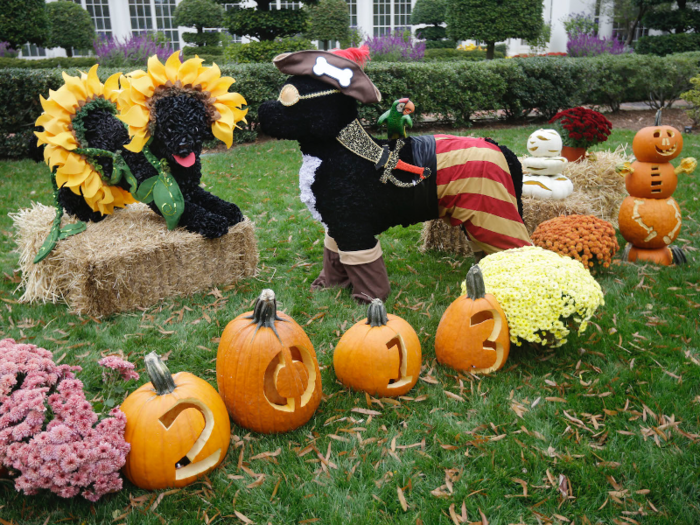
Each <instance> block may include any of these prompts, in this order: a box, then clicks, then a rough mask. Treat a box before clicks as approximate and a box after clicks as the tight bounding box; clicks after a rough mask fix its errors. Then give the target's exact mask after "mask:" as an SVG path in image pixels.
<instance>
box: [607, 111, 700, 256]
mask: <svg viewBox="0 0 700 525" xmlns="http://www.w3.org/2000/svg"><path fill="white" fill-rule="evenodd" d="M682 149H683V136H682V135H681V133H680V132H679V131H678V130H677V129H675V128H673V127H671V126H662V125H661V110H659V111H658V112H657V114H656V123H655V125H654V126H649V127H646V128H642V129H641V130H640V131H639V132H637V134H636V135H635V137H634V140H633V142H632V151H633V152H634V155H635V157H636V158H637V160H636V161H635V162H633V163H631V164H630V163H629V162H626V163H624V164H622V165H620V166H618V167H617V171H618V173H619V174H620V175H623V176H624V177H625V186H626V187H627V191H628V192H629V194H630V196H629V197H627V198H626V199H625V200H624V201H623V202H622V205H621V206H620V213H619V216H618V222H619V225H620V233H621V234H622V236H623V237H624V238H625V240H627V242H628V243H630V245H631V247H630V248H628V249H626V250H625V251H624V254H623V260H625V261H628V262H636V261H647V262H652V263H655V264H661V265H665V266H668V265H670V264H673V263H676V264H682V263H684V262H685V261H686V258H685V254H684V253H683V250H681V249H680V248H679V247H678V246H671V243H672V242H673V241H675V240H676V238H677V237H678V234H679V233H680V230H681V210H680V208H679V206H678V203H677V202H676V201H675V200H674V199H673V198H672V197H671V195H673V192H674V191H675V190H676V186H677V184H678V174H680V173H681V172H685V173H686V174H691V173H692V172H693V171H694V170H695V167H696V165H697V162H696V160H695V159H693V158H686V159H683V160H682V161H681V163H680V165H679V166H678V167H677V168H674V167H673V165H672V164H671V163H670V162H669V160H671V159H674V158H676V157H677V156H678V155H680V154H681V151H682ZM669 254H671V255H672V257H669Z"/></svg>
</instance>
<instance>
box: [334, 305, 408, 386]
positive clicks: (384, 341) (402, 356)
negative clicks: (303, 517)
mask: <svg viewBox="0 0 700 525" xmlns="http://www.w3.org/2000/svg"><path fill="white" fill-rule="evenodd" d="M333 368H334V369H335V375H336V376H337V377H338V379H339V380H340V382H341V383H343V384H344V385H346V386H349V387H350V388H353V389H354V390H360V391H363V392H367V393H368V394H371V395H378V396H381V397H396V396H401V395H403V394H405V393H406V392H408V391H409V390H411V389H412V388H413V387H414V385H415V384H416V382H417V381H418V376H419V375H420V368H421V347H420V340H419V339H418V335H416V331H415V330H414V329H413V328H412V327H411V325H410V324H408V323H407V322H406V321H404V320H403V319H401V318H400V317H397V316H395V315H391V314H387V313H386V308H385V307H384V303H382V301H381V300H380V299H374V300H373V301H372V302H371V303H370V305H369V307H368V308H367V318H366V319H363V320H362V321H360V322H358V323H356V324H354V325H353V326H352V327H350V329H349V330H348V331H347V332H345V333H344V334H343V337H341V338H340V341H338V345H337V346H336V347H335V350H334V352H333Z"/></svg>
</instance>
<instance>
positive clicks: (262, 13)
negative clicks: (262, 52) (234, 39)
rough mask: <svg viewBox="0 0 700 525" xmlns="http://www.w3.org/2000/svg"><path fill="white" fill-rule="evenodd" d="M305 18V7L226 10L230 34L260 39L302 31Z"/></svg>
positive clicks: (271, 38) (290, 34) (291, 34)
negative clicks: (268, 9)
mask: <svg viewBox="0 0 700 525" xmlns="http://www.w3.org/2000/svg"><path fill="white" fill-rule="evenodd" d="M259 3H260V2H258V4H259ZM258 7H260V6H258ZM306 19H307V12H306V10H305V9H279V10H277V9H276V10H274V11H266V10H263V9H261V8H259V9H253V8H235V7H234V8H233V9H229V10H228V11H226V20H227V22H228V30H229V32H230V33H231V34H232V35H242V36H250V37H253V38H257V39H258V40H261V41H262V40H273V39H275V38H280V37H290V36H293V35H296V34H298V33H302V32H303V31H304V28H305V26H306Z"/></svg>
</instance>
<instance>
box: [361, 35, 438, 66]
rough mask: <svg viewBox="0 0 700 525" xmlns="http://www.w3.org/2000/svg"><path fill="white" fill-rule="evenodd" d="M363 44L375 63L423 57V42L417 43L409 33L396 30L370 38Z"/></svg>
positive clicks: (420, 58)
mask: <svg viewBox="0 0 700 525" xmlns="http://www.w3.org/2000/svg"><path fill="white" fill-rule="evenodd" d="M365 44H367V47H369V52H370V54H371V56H372V60H374V61H377V62H406V61H415V60H423V57H424V56H425V42H417V41H416V40H415V39H414V38H413V35H411V32H410V31H403V30H400V29H397V30H395V31H394V32H392V33H391V34H386V35H382V36H375V37H370V38H368V39H367V40H366V41H365Z"/></svg>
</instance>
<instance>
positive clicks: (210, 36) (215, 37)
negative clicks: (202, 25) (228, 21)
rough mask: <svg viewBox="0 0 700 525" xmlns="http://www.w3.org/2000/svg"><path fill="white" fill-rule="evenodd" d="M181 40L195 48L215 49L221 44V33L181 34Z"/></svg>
mask: <svg viewBox="0 0 700 525" xmlns="http://www.w3.org/2000/svg"><path fill="white" fill-rule="evenodd" d="M182 39H183V40H184V41H185V42H187V43H188V44H194V46H195V47H217V46H218V45H219V43H220V42H221V33H217V32H208V33H182Z"/></svg>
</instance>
